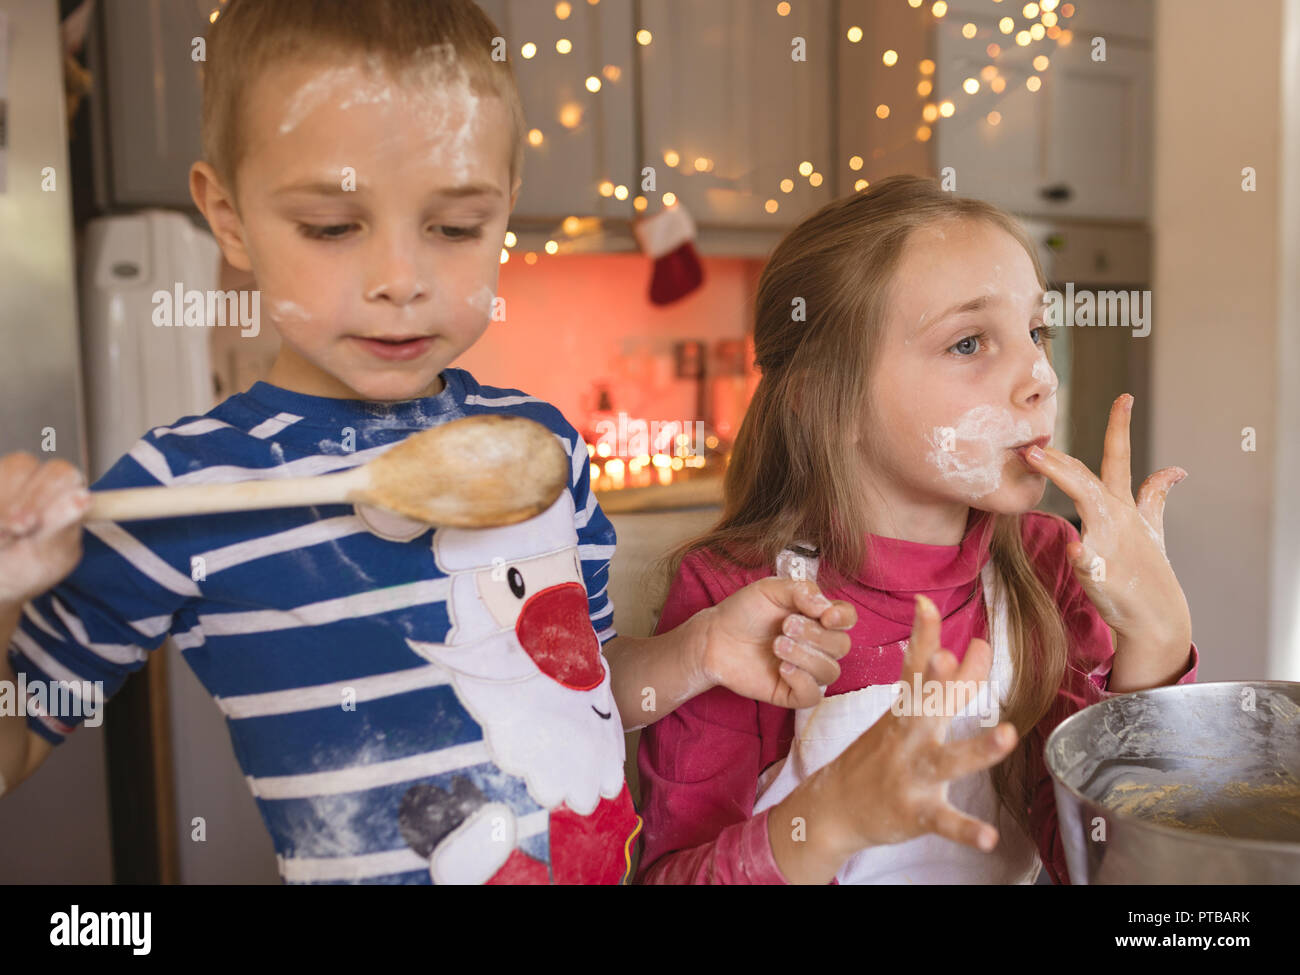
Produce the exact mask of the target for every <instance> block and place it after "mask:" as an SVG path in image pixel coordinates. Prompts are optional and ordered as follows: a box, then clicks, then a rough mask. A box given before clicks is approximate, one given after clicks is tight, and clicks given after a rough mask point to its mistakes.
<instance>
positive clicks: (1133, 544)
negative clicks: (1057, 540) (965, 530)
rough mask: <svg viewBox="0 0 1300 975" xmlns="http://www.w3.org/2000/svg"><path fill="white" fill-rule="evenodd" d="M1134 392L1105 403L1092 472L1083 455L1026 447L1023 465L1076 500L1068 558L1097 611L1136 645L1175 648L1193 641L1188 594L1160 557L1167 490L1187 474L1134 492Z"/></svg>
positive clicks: (1158, 479) (1158, 478)
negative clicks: (1098, 456) (1079, 525)
mask: <svg viewBox="0 0 1300 975" xmlns="http://www.w3.org/2000/svg"><path fill="white" fill-rule="evenodd" d="M1132 412H1133V397H1132V396H1130V395H1128V394H1127V393H1126V394H1124V395H1123V396H1120V397H1119V398H1118V399H1116V400H1115V402H1114V403H1113V404H1112V405H1111V409H1110V421H1109V423H1108V424H1107V426H1106V441H1105V447H1104V450H1103V455H1102V461H1101V477H1100V478H1098V477H1097V476H1096V475H1095V474H1093V473H1092V471H1090V470H1088V468H1087V466H1086V465H1085V464H1083V462H1082V461H1079V460H1077V459H1075V458H1074V457H1071V456H1070V455H1069V454H1065V453H1062V452H1061V451H1059V450H1054V449H1052V448H1051V447H1048V448H1045V449H1037V448H1036V449H1037V453H1035V450H1030V451H1028V452H1026V455H1025V458H1026V461H1027V463H1028V464H1029V465H1030V466H1031V467H1032V468H1033V469H1034V470H1036V471H1038V472H1039V473H1041V474H1043V475H1044V476H1046V477H1048V478H1050V479H1051V481H1052V483H1053V484H1055V485H1056V486H1057V487H1059V488H1060V489H1061V490H1062V491H1064V492H1065V493H1066V494H1067V495H1068V496H1069V498H1070V500H1072V501H1073V502H1074V506H1075V509H1076V510H1077V511H1078V512H1079V518H1080V519H1081V520H1082V522H1083V531H1082V533H1081V535H1080V538H1081V541H1082V544H1080V543H1078V542H1072V543H1071V544H1070V545H1069V546H1068V547H1067V549H1066V556H1067V558H1069V560H1070V564H1071V566H1072V567H1073V569H1074V575H1075V578H1076V579H1078V580H1079V584H1080V585H1081V586H1082V587H1083V590H1084V592H1086V593H1087V594H1088V598H1089V599H1091V600H1092V603H1093V605H1094V606H1096V607H1097V612H1098V613H1100V614H1101V617H1102V619H1104V620H1105V621H1106V623H1107V624H1109V625H1110V626H1111V627H1112V628H1113V629H1114V630H1115V632H1116V634H1117V635H1119V636H1120V637H1123V638H1125V639H1127V640H1131V641H1133V642H1134V643H1135V644H1141V645H1143V646H1152V647H1160V648H1166V647H1168V648H1179V647H1181V650H1182V653H1183V654H1184V655H1185V654H1186V652H1187V649H1188V648H1189V647H1190V645H1191V639H1192V619H1191V614H1190V612H1189V611H1188V608H1187V599H1186V597H1185V596H1184V595H1183V590H1182V587H1181V586H1180V585H1179V584H1178V579H1177V577H1176V576H1175V575H1174V570H1173V567H1172V566H1171V565H1170V564H1169V559H1168V558H1167V557H1166V556H1165V541H1164V512H1165V498H1166V497H1167V496H1168V494H1169V489H1170V488H1171V487H1173V485H1175V484H1177V483H1178V482H1179V481H1181V480H1182V479H1183V478H1184V477H1186V476H1187V472H1186V471H1185V470H1183V469H1182V468H1181V467H1166V468H1164V469H1162V470H1159V471H1157V472H1156V473H1154V474H1152V475H1151V476H1150V477H1148V478H1147V479H1146V480H1145V481H1143V482H1142V487H1141V488H1139V489H1138V493H1137V499H1136V500H1135V499H1134V497H1133V486H1132V483H1133V482H1132V474H1131V473H1130V470H1129V456H1130V454H1129V423H1130V418H1131V416H1132Z"/></svg>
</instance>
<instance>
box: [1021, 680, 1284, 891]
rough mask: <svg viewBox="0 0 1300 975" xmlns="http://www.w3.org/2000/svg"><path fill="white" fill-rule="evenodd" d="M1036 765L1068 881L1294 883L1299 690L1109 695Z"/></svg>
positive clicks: (1235, 685)
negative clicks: (1045, 775)
mask: <svg viewBox="0 0 1300 975" xmlns="http://www.w3.org/2000/svg"><path fill="white" fill-rule="evenodd" d="M1045 758H1046V762H1047V768H1048V771H1050V772H1051V774H1052V779H1053V785H1054V786H1055V790H1056V809H1057V813H1058V815H1059V817H1060V828H1061V838H1062V841H1063V843H1064V844H1065V853H1066V858H1067V860H1068V862H1069V866H1070V880H1071V881H1072V882H1073V883H1076V884H1200V883H1226V884H1274V883H1300V683H1292V682H1287V681H1224V682H1222V683H1211V684H1179V685H1176V686H1172V687H1157V688H1153V689H1151V690H1147V691H1137V692H1135V693H1132V694H1123V695H1120V696H1118V697H1113V698H1109V699H1107V700H1105V701H1102V702H1100V703H1098V704H1094V705H1092V706H1091V707H1087V708H1084V709H1083V710H1082V711H1080V712H1078V713H1077V714H1074V715H1071V716H1070V717H1069V718H1067V719H1066V720H1065V721H1062V722H1061V724H1060V725H1059V726H1058V727H1057V728H1056V730H1055V731H1053V732H1052V735H1051V737H1049V738H1048V739H1047V748H1046V754H1045Z"/></svg>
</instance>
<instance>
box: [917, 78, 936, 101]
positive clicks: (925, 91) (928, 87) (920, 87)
mask: <svg viewBox="0 0 1300 975" xmlns="http://www.w3.org/2000/svg"><path fill="white" fill-rule="evenodd" d="M932 91H934V85H932V84H931V83H930V81H929V79H924V80H922V81H919V82H917V85H916V93H917V94H918V95H920V96H921V97H922V98H925V97H927V96H928V95H929V94H930V92H932Z"/></svg>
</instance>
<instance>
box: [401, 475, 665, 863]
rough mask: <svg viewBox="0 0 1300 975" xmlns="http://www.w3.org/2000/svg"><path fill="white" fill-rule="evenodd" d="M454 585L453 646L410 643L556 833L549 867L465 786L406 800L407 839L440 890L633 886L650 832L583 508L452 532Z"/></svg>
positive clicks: (415, 791) (437, 544) (436, 551)
mask: <svg viewBox="0 0 1300 975" xmlns="http://www.w3.org/2000/svg"><path fill="white" fill-rule="evenodd" d="M433 555H434V559H435V560H436V562H437V564H438V567H439V568H440V569H442V570H443V571H444V572H446V573H447V574H448V576H449V577H450V580H451V589H450V594H449V596H448V599H447V609H448V613H449V614H450V617H451V629H450V630H449V631H448V634H447V640H446V642H445V643H421V642H418V641H415V640H407V643H408V644H409V645H410V647H411V649H412V650H414V651H415V652H416V653H418V654H419V655H420V656H421V657H423V658H424V659H426V660H429V661H431V662H433V663H435V664H437V665H438V666H440V667H442V668H443V669H444V670H446V671H447V672H448V674H449V675H450V677H451V684H452V687H453V688H454V689H455V691H456V696H457V697H458V698H459V700H460V703H461V705H462V706H463V707H464V708H465V710H466V711H468V712H469V714H470V716H471V717H473V718H474V720H475V721H476V722H478V724H479V726H480V728H482V730H483V738H484V743H485V744H486V745H487V748H488V752H489V754H490V755H491V756H492V760H493V762H494V763H495V764H496V766H497V767H498V768H499V769H501V771H503V772H505V773H507V774H509V775H513V776H516V777H518V778H520V779H522V780H523V781H524V782H525V784H526V785H527V788H528V794H529V795H530V796H531V797H532V799H533V800H534V801H535V802H536V803H537V804H538V805H539V806H541V807H542V808H543V809H544V810H545V811H546V815H547V819H548V836H549V847H550V863H549V864H547V863H544V862H543V861H541V860H538V859H537V858H535V857H533V856H530V855H529V854H527V853H525V852H524V851H523V849H521V848H520V846H519V844H518V842H517V835H518V833H519V823H518V819H517V817H516V814H515V813H514V812H513V811H512V810H511V808H510V807H509V806H508V805H506V804H505V803H502V802H497V801H493V800H492V799H491V798H489V797H488V796H486V795H484V793H483V792H482V791H481V790H480V789H479V788H478V787H477V786H476V785H474V783H472V782H471V781H469V779H468V778H466V777H464V776H456V777H454V778H453V779H452V781H451V790H450V791H448V790H445V789H441V788H438V787H436V786H432V785H418V786H415V787H413V788H412V789H410V790H409V791H408V792H407V793H406V795H405V796H404V797H403V800H402V805H401V811H400V814H399V819H400V825H401V830H402V835H403V837H404V838H405V839H406V842H407V843H408V844H410V845H411V847H412V848H413V849H415V850H416V851H417V852H418V853H420V855H421V856H427V857H428V858H429V872H430V875H431V876H432V878H433V882H434V883H436V884H478V883H490V884H548V883H555V884H608V883H621V882H623V881H625V880H626V878H627V873H628V866H629V855H630V852H631V844H632V841H633V839H634V838H635V836H636V835H637V833H638V832H639V831H640V829H641V818H640V817H639V816H638V815H637V814H636V810H635V808H634V807H633V805H632V797H631V795H630V793H629V792H628V789H627V783H626V782H625V781H624V777H623V761H624V755H625V753H624V740H623V722H622V720H621V718H620V717H619V714H618V708H617V706H616V705H615V703H614V695H613V691H612V688H611V686H610V678H609V665H608V664H607V663H606V662H605V658H604V655H603V654H602V653H601V652H600V641H599V640H598V639H597V638H596V633H595V631H594V630H593V629H592V626H591V617H590V615H589V611H588V603H587V588H586V585H585V584H584V583H583V579H582V567H581V562H580V560H579V557H578V537H577V532H576V530H575V528H574V507H573V498H572V495H571V494H570V493H569V492H568V491H565V492H562V493H561V494H560V496H559V498H558V499H557V500H556V502H555V503H554V504H553V505H552V506H551V507H550V508H549V509H548V510H547V511H546V512H544V513H543V514H541V515H538V516H537V517H535V518H532V519H530V520H528V521H526V522H522V523H520V524H517V525H510V526H508V527H504V528H485V529H472V530H471V529H457V528H440V529H438V530H437V531H436V532H435V533H434V536H433Z"/></svg>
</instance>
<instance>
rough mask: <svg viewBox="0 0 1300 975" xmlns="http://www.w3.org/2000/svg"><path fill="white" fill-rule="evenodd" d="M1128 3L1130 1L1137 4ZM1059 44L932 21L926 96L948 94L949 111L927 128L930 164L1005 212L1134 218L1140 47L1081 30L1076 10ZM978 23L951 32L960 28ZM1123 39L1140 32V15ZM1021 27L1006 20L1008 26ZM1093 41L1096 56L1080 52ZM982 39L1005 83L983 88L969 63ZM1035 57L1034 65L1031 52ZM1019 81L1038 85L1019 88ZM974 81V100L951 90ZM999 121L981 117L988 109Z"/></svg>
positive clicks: (1140, 199)
mask: <svg viewBox="0 0 1300 975" xmlns="http://www.w3.org/2000/svg"><path fill="white" fill-rule="evenodd" d="M1147 6H1148V5H1146V4H1134V7H1135V8H1144V7H1147ZM1076 21H1077V22H1076V23H1075V24H1074V27H1073V28H1072V29H1073V30H1074V39H1073V42H1072V43H1071V44H1069V45H1068V46H1065V47H1060V46H1058V45H1057V44H1056V43H1055V42H1052V41H1048V40H1044V41H1040V42H1035V43H1032V44H1030V45H1029V46H1028V47H1019V46H1017V45H1016V44H1015V42H1014V40H1013V38H1011V37H1007V36H1005V35H1002V34H1001V33H1000V32H997V31H996V27H995V26H994V22H991V21H984V20H976V19H973V18H972V19H970V20H969V21H967V20H966V18H965V17H964V16H963V15H958V16H956V17H953V16H949V17H946V18H944V20H943V22H941V23H940V24H939V25H938V26H937V30H936V38H935V48H936V55H935V60H936V62H937V63H938V72H937V74H936V85H935V95H934V98H935V101H941V100H942V99H949V100H951V101H952V102H953V103H954V105H955V106H956V112H955V114H954V115H953V116H952V117H951V118H947V119H940V120H939V121H938V122H937V123H936V127H935V132H936V149H935V152H936V158H935V163H936V166H937V167H938V169H939V171H940V173H941V174H942V172H943V170H944V168H945V167H952V168H953V170H955V174H956V191H957V192H958V193H960V194H962V195H969V196H977V197H981V198H983V199H987V200H989V201H991V202H993V203H997V204H998V205H1000V206H1002V207H1004V208H1006V209H1008V210H1012V211H1014V212H1017V213H1024V214H1033V215H1041V216H1053V217H1080V218H1097V219H1120V220H1143V219H1145V218H1146V214H1147V209H1148V201H1149V182H1150V153H1151V144H1150V143H1151V137H1150V105H1151V84H1150V71H1151V67H1150V61H1151V53H1150V49H1149V48H1148V47H1146V46H1144V45H1142V44H1140V43H1130V42H1128V41H1127V40H1123V39H1121V36H1120V35H1119V34H1113V35H1111V36H1106V35H1093V34H1092V33H1091V32H1090V31H1089V30H1087V29H1084V28H1085V21H1084V18H1083V14H1082V12H1081V13H1080V14H1079V16H1078V17H1077V18H1076ZM966 22H971V23H975V24H976V25H977V27H979V28H980V29H981V32H980V34H978V35H977V36H976V37H975V38H972V39H967V38H965V37H963V36H962V34H961V28H962V25H963V23H966ZM1135 23H1137V26H1135V27H1134V28H1133V32H1134V33H1132V34H1130V35H1125V36H1129V37H1131V36H1137V35H1139V34H1140V31H1141V20H1140V18H1139V19H1137V20H1136V21H1135ZM1021 26H1023V23H1022V22H1018V23H1017V29H1019V28H1020V27H1021ZM1093 36H1106V59H1105V60H1104V61H1094V60H1093V59H1092V49H1093V48H1092V42H1091V38H1092V37H1093ZM990 40H995V41H996V42H997V43H999V44H1000V46H1001V48H1002V50H1001V54H1000V55H999V57H998V58H997V59H996V60H995V61H993V63H995V64H996V65H997V67H998V71H999V73H1000V74H1001V75H1002V77H1004V78H1005V79H1006V88H1005V90H1004V91H1003V92H1002V93H1001V94H998V93H995V92H994V91H993V90H992V89H991V87H990V85H989V83H988V81H987V80H985V79H983V78H982V77H981V70H982V69H983V68H984V66H985V65H987V64H989V63H990V58H989V57H988V55H987V53H986V50H985V48H986V46H987V44H988V43H989V41H990ZM1039 55H1046V56H1047V58H1048V60H1049V64H1048V66H1047V68H1046V69H1045V70H1042V71H1039V70H1036V68H1035V67H1034V65H1033V59H1034V58H1035V57H1037V56H1039ZM1031 76H1037V77H1038V78H1039V79H1040V80H1041V87H1040V88H1039V90H1038V91H1030V90H1029V89H1028V88H1027V87H1026V82H1027V81H1028V79H1029V78H1030V77H1031ZM967 78H976V79H979V80H980V89H979V91H978V92H977V93H976V94H974V95H969V94H967V93H966V92H964V91H963V90H962V83H963V81H964V80H965V79H967ZM993 111H996V112H998V113H999V114H1000V122H999V123H998V124H996V125H995V124H993V123H991V122H990V121H989V113H990V112H993Z"/></svg>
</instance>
